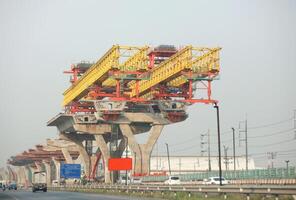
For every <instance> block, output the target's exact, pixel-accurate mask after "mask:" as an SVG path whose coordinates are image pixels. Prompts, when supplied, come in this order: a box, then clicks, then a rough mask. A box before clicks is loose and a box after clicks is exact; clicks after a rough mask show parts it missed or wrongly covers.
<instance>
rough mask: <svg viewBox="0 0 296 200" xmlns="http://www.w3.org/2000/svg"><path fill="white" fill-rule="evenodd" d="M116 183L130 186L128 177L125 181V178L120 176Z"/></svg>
mask: <svg viewBox="0 0 296 200" xmlns="http://www.w3.org/2000/svg"><path fill="white" fill-rule="evenodd" d="M117 183H119V184H126V183H127V184H130V183H131V179H130V177H129V176H127V180H126V176H120V177H119V179H118V181H117Z"/></svg>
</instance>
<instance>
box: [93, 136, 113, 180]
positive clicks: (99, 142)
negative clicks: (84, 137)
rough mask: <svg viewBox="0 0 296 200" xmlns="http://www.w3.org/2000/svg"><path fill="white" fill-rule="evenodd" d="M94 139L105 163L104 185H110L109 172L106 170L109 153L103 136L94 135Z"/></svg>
mask: <svg viewBox="0 0 296 200" xmlns="http://www.w3.org/2000/svg"><path fill="white" fill-rule="evenodd" d="M95 139H96V142H97V145H98V147H99V148H100V151H101V153H102V156H103V159H104V163H105V166H104V169H105V183H111V177H110V171H109V170H108V160H109V159H110V152H109V149H108V145H107V142H106V141H105V139H104V137H103V135H95Z"/></svg>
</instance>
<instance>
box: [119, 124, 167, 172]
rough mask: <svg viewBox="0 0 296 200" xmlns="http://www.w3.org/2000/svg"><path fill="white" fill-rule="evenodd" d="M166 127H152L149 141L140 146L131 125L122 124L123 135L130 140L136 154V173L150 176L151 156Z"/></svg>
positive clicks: (156, 125)
mask: <svg viewBox="0 0 296 200" xmlns="http://www.w3.org/2000/svg"><path fill="white" fill-rule="evenodd" d="M163 126H164V125H161V124H155V125H152V128H151V130H150V134H149V136H148V140H147V142H146V143H145V144H138V143H137V140H136V138H135V136H134V132H133V129H132V128H131V127H130V125H129V124H120V129H121V132H122V134H123V135H124V136H125V137H127V138H128V145H129V147H130V149H131V150H132V151H133V152H134V157H135V158H134V159H135V161H134V165H135V166H134V173H136V174H148V173H149V165H150V155H151V152H152V150H153V147H154V145H155V143H156V141H157V139H158V137H159V136H160V134H161V131H162V129H163Z"/></svg>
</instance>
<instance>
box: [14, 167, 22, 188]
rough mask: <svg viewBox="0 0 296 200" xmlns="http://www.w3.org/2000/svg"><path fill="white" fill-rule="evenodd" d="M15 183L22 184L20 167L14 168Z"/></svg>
mask: <svg viewBox="0 0 296 200" xmlns="http://www.w3.org/2000/svg"><path fill="white" fill-rule="evenodd" d="M15 172H16V182H17V184H22V181H23V177H22V170H21V167H16V170H15Z"/></svg>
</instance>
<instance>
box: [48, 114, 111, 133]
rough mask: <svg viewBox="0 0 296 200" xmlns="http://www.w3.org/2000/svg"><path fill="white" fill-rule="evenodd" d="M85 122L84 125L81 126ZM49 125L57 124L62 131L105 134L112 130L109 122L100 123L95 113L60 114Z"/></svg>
mask: <svg viewBox="0 0 296 200" xmlns="http://www.w3.org/2000/svg"><path fill="white" fill-rule="evenodd" d="M82 124H83V126H81V125H82ZM47 126H56V127H57V128H58V130H59V131H60V132H76V133H88V134H92V133H93V134H104V133H106V132H110V131H111V127H110V125H109V124H107V123H98V121H97V119H96V117H95V115H94V114H93V115H91V114H87V115H73V114H59V115H57V116H55V117H54V118H53V119H51V120H50V121H49V122H48V123H47Z"/></svg>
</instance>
